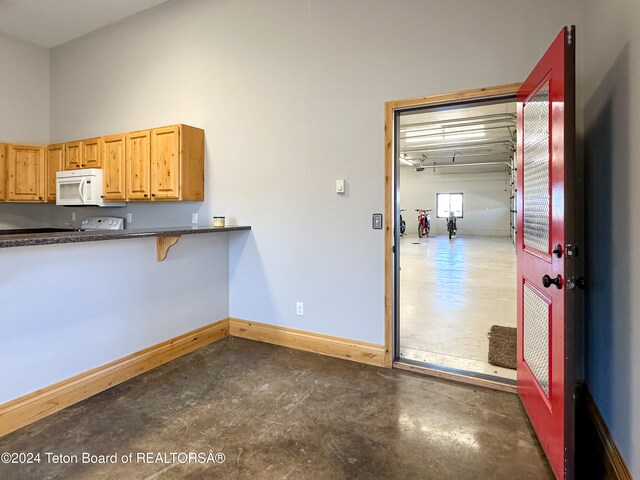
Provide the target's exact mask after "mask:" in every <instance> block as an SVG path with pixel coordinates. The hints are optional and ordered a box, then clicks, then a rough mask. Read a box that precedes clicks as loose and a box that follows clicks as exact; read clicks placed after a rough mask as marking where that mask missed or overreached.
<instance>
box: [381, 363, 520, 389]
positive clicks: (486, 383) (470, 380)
mask: <svg viewBox="0 0 640 480" xmlns="http://www.w3.org/2000/svg"><path fill="white" fill-rule="evenodd" d="M393 368H397V369H399V370H405V371H407V372H413V373H419V374H421V375H427V376H430V377H437V378H443V379H445V380H451V381H454V382H458V383H466V384H468V385H474V386H476V387H485V388H491V389H493V390H500V391H502V392H508V393H516V394H517V393H518V387H516V386H515V385H509V384H507V383H501V382H494V381H492V380H487V379H484V378H477V377H471V376H468V375H462V374H459V373H453V372H446V371H443V370H437V369H435V368H429V367H422V366H418V365H411V364H409V363H402V362H393Z"/></svg>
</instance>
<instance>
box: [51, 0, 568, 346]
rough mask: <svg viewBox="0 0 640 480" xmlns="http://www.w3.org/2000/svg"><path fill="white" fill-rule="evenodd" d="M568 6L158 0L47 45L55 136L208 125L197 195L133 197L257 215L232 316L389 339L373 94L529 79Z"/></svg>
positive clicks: (185, 215)
mask: <svg viewBox="0 0 640 480" xmlns="http://www.w3.org/2000/svg"><path fill="white" fill-rule="evenodd" d="M577 4H578V2H574V1H566V2H556V1H552V0H546V1H543V2H535V3H532V2H525V1H518V2H513V1H507V0H490V1H487V2H482V4H480V3H479V2H475V1H471V0H461V1H457V2H445V1H441V0H432V1H429V2H424V1H417V0H416V1H403V2H389V1H386V0H374V1H369V2H366V10H367V12H366V15H363V5H364V3H363V2H362V1H355V0H347V1H337V0H330V1H326V0H323V1H313V0H312V1H300V0H280V1H275V2H261V1H257V0H254V1H249V0H247V1H211V0H184V1H181V2H169V3H167V4H165V5H162V6H159V7H157V8H155V9H153V10H150V11H147V12H143V13H141V14H139V15H136V16H135V17H133V18H130V19H128V20H125V21H123V22H120V23H118V24H115V25H112V26H109V27H106V28H105V29H103V30H100V31H98V32H95V33H93V34H90V35H88V36H86V37H84V38H82V39H79V40H77V41H74V42H71V43H69V44H66V45H64V46H62V47H59V48H56V49H54V50H53V51H52V81H51V88H52V99H51V110H52V117H51V137H52V141H64V140H71V139H74V138H78V137H87V136H92V135H99V134H105V133H111V132H119V131H126V130H133V129H137V128H145V127H150V126H154V125H162V124H171V123H175V122H185V123H189V124H193V125H196V126H199V127H202V128H204V129H205V130H206V158H207V169H206V175H207V191H206V198H207V201H206V202H204V203H203V204H201V205H199V204H196V205H193V206H190V207H178V206H174V207H171V206H162V207H156V206H155V205H152V206H132V207H128V209H129V210H132V211H133V212H134V216H135V217H137V218H139V217H141V216H144V215H145V214H146V213H147V212H149V211H150V209H155V208H162V214H163V216H164V218H163V219H159V220H161V221H172V222H180V223H185V222H187V223H188V222H189V221H190V216H191V210H196V209H197V210H198V211H199V212H200V216H201V219H202V221H203V222H204V221H205V220H206V221H210V218H211V217H212V216H213V215H214V214H222V215H227V216H229V217H232V218H234V219H237V221H238V222H239V223H242V224H250V225H252V226H253V227H254V230H253V232H252V234H251V235H249V236H245V237H243V238H242V240H238V241H232V242H231V245H230V306H231V307H230V314H231V315H232V316H235V317H240V318H245V319H250V320H254V321H261V322H266V323H271V324H277V325H285V326H288V327H294V328H299V329H303V330H311V331H316V332H321V333H327V334H332V335H337V336H343V337H348V338H353V339H359V340H364V341H370V342H376V343H382V342H383V340H384V328H383V323H384V320H383V312H384V309H383V302H384V299H383V285H384V284H383V278H384V275H383V232H382V231H374V230H371V213H373V212H379V211H383V201H384V193H383V185H384V183H383V181H384V178H383V142H384V135H383V134H384V124H383V112H384V110H383V108H384V102H385V101H387V100H394V99H400V98H406V97H412V96H418V95H425V94H432V93H438V92H448V91H454V90H459V89H465V88H476V87H479V86H485V85H497V84H503V83H510V82H516V81H521V80H523V79H524V78H525V76H526V75H527V73H528V72H529V70H530V69H531V67H532V66H533V65H534V64H535V62H536V60H537V59H538V58H539V57H540V55H541V54H542V53H543V52H544V50H545V48H546V47H547V46H548V44H549V43H550V42H551V40H552V39H553V38H554V37H555V36H556V35H557V33H558V31H559V30H560V28H561V27H562V26H563V25H564V24H566V23H570V22H572V21H575V16H574V14H573V9H572V7H573V6H575V5H577ZM549 19H553V21H549ZM452 25H455V27H452ZM403 32H419V35H415V36H414V35H413V34H412V33H403ZM514 39H518V40H519V41H517V42H516V41H514ZM443 46H446V48H443ZM337 178H345V179H346V181H347V194H346V195H345V196H338V195H337V194H336V193H335V187H334V181H335V179H337ZM65 214H66V213H65ZM296 301H303V302H305V316H304V317H297V316H296V315H295V302H296Z"/></svg>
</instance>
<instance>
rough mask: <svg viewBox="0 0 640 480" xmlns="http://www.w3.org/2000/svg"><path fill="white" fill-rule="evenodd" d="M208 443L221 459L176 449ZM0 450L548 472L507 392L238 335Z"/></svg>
mask: <svg viewBox="0 0 640 480" xmlns="http://www.w3.org/2000/svg"><path fill="white" fill-rule="evenodd" d="M209 451H211V452H213V453H217V452H222V453H224V454H225V456H226V458H225V461H224V462H223V463H213V462H211V463H191V464H189V463H185V461H184V457H182V460H183V461H182V462H181V461H180V458H181V457H180V456H179V455H177V454H178V453H188V452H193V453H200V452H202V453H204V454H206V455H207V456H208V453H209ZM0 452H34V453H38V452H40V453H41V454H42V455H44V453H45V452H49V453H52V454H66V455H70V456H71V455H77V458H78V460H81V459H82V453H83V452H86V453H87V454H93V455H110V454H114V453H116V454H117V457H116V458H117V459H118V460H117V462H116V463H114V464H95V463H94V464H91V463H88V464H78V463H70V464H61V463H59V464H53V463H46V462H45V461H43V462H42V463H40V464H31V465H7V464H2V463H0V478H1V479H3V480H8V479H36V478H37V479H92V480H96V479H157V478H162V479H173V478H189V479H209V478H223V479H226V478H229V479H236V478H240V479H263V478H264V479H272V478H278V479H279V478H289V479H312V480H318V479H360V478H361V479H394V478H397V479H403V478H407V479H414V478H420V479H430V478H433V479H446V478H452V479H479V478H482V479H485V478H487V479H489V478H490V479H503V478H504V479H511V478H521V479H525V478H530V479H537V480H538V479H544V478H552V474H551V472H550V470H549V467H548V464H547V462H546V460H545V458H544V456H543V453H542V451H541V448H540V446H539V444H538V442H537V440H536V438H535V436H534V433H533V431H532V429H531V426H530V424H529V422H528V420H527V418H526V416H525V413H524V411H523V409H522V406H521V404H520V401H519V399H518V397H517V396H515V395H512V394H508V393H503V392H497V391H491V390H485V389H481V388H472V387H470V386H465V385H458V384H454V383H448V382H446V381H443V380H437V379H429V378H427V377H422V376H418V375H416V374H412V373H408V372H403V371H400V370H387V369H382V368H377V367H370V366H364V365H360V364H357V363H354V362H349V361H345V360H338V359H334V358H329V357H323V356H320V355H315V354H312V353H306V352H300V351H296V350H291V349H286V348H282V347H276V346H273V345H267V344H262V343H257V342H252V341H249V340H243V339H237V338H229V339H225V340H222V341H220V342H217V343H215V344H212V345H210V346H208V347H206V348H203V349H201V350H198V351H196V352H193V353H191V354H189V355H187V356H184V357H182V358H180V359H178V360H175V361H173V362H171V363H169V364H167V365H164V366H162V367H159V368H157V369H155V370H153V371H151V372H149V373H147V374H145V375H142V376H140V377H137V378H135V379H133V380H130V381H128V382H126V383H123V384H121V385H119V386H116V387H114V388H112V389H110V390H108V391H106V392H103V393H101V394H99V395H96V396H94V397H92V398H90V399H87V400H85V401H83V402H81V403H79V404H77V405H74V406H72V407H69V408H67V409H66V410H63V411H61V412H59V413H57V414H55V415H53V416H51V417H48V418H46V419H43V420H41V421H39V422H37V423H35V424H32V425H30V426H28V427H25V428H23V429H21V430H19V431H17V432H14V433H12V434H10V435H7V436H5V437H2V438H0ZM140 452H142V453H145V452H147V453H150V454H152V456H151V458H152V459H154V460H155V462H154V463H140V462H139V463H136V459H137V458H138V454H139V453H140ZM157 453H161V454H163V455H164V456H163V457H161V458H160V461H158V460H157V457H155V454H157ZM172 453H175V454H176V456H171V454H172ZM129 454H133V457H132V458H133V459H134V460H133V462H131V463H123V462H122V461H121V460H120V459H121V458H122V456H127V455H129ZM167 455H168V456H167ZM51 458H53V457H51ZM71 458H73V457H71ZM144 458H147V457H144ZM43 460H44V458H43ZM207 460H208V459H207Z"/></svg>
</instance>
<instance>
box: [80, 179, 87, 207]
mask: <svg viewBox="0 0 640 480" xmlns="http://www.w3.org/2000/svg"><path fill="white" fill-rule="evenodd" d="M86 181H87V179H86V178H83V179H82V180H80V185H78V194H79V195H80V199H81V200H82V203H83V204H85V203H87V200H86V199H85V198H84V184H85V183H86Z"/></svg>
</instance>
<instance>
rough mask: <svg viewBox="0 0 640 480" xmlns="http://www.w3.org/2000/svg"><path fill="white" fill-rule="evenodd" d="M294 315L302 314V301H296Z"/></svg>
mask: <svg viewBox="0 0 640 480" xmlns="http://www.w3.org/2000/svg"><path fill="white" fill-rule="evenodd" d="M296 315H299V316H302V315H304V303H302V302H296Z"/></svg>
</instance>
